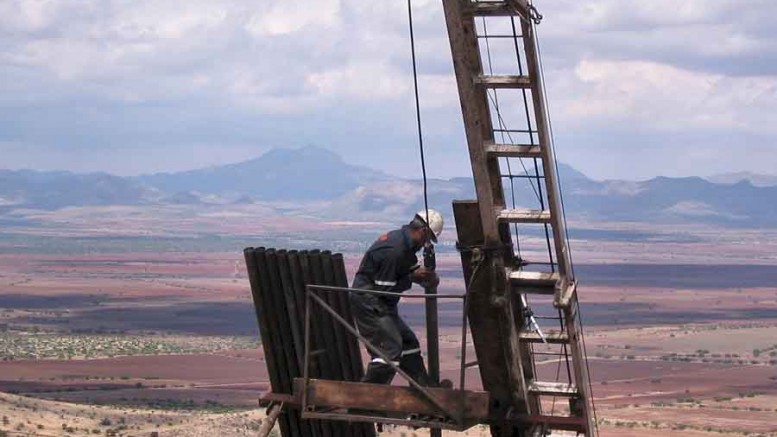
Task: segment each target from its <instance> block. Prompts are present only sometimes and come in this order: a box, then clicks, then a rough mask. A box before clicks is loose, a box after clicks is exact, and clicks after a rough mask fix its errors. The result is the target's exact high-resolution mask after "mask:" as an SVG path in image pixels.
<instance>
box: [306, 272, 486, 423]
mask: <svg viewBox="0 0 777 437" xmlns="http://www.w3.org/2000/svg"><path fill="white" fill-rule="evenodd" d="M319 292H324V293H364V294H372V295H377V296H391V297H404V298H409V299H462V302H463V308H462V309H463V311H462V312H463V316H462V337H461V363H460V368H459V391H460V392H461V396H460V402H459V405H458V411H455V412H452V411H450V410H449V409H447V408H446V407H445V406H444V405H443V404H442V403H441V402H440V401H439V400H438V399H437V398H436V397H435V395H434V393H432V392H431V391H430V390H429V389H428V387H425V386H423V385H421V384H419V383H418V381H416V380H414V379H413V378H412V377H410V375H408V374H407V373H406V372H405V371H404V370H402V369H401V368H400V366H399V365H397V364H395V363H394V362H393V361H392V360H391V359H390V358H389V357H388V356H387V355H386V354H385V353H384V352H383V351H382V350H381V349H380V348H378V347H377V346H375V345H374V344H372V343H371V342H370V341H369V340H367V339H366V338H365V337H364V336H362V335H361V334H360V333H359V332H358V330H357V329H356V327H354V326H353V325H352V324H351V323H349V322H348V320H346V319H345V318H344V317H343V316H342V315H340V314H338V312H337V311H336V310H335V309H334V308H332V306H330V305H329V304H328V303H327V302H326V301H325V300H324V299H322V298H321V296H319V295H318V293H319ZM312 303H315V304H317V305H318V306H320V307H321V308H322V309H323V310H324V311H326V312H327V313H329V315H330V316H332V318H333V319H334V320H335V321H336V322H337V323H338V324H340V325H342V326H343V328H345V329H346V331H347V332H349V333H350V334H352V335H353V336H355V337H356V339H357V340H358V341H359V342H360V343H362V344H364V346H365V347H366V348H367V349H368V350H369V351H370V352H372V353H373V354H375V355H376V356H378V357H379V358H381V359H382V360H384V361H385V362H386V363H388V365H389V366H391V368H392V369H394V371H395V372H396V373H398V374H399V375H400V376H401V377H402V378H403V379H404V380H406V381H407V382H408V384H410V386H411V387H413V388H414V389H416V390H417V391H418V393H420V394H421V395H422V396H423V397H424V398H425V400H426V401H428V402H429V403H430V404H431V405H433V406H434V408H436V409H437V410H439V412H440V413H442V414H443V415H444V416H445V417H446V418H448V419H450V420H453V421H454V422H455V423H456V424H457V425H458V426H459V427H462V428H463V427H464V426H465V411H466V410H465V408H466V392H465V390H464V387H465V384H466V369H467V368H468V367H472V366H470V365H468V364H466V361H467V295H466V294H402V293H393V292H388V291H378V290H366V289H357V288H346V287H334V286H328V285H307V286H306V287H305V356H304V367H303V379H304V386H303V393H302V411H303V414H304V412H307V411H311V409H310V407H311V406H310V405H308V388H309V384H310V361H311V360H310V359H311V351H310V349H311V339H310V329H311V320H310V319H311V313H312ZM427 323H428V320H427ZM313 407H314V406H313ZM334 416H336V415H333V416H332V417H334ZM375 419H378V418H375ZM376 421H377V420H376Z"/></svg>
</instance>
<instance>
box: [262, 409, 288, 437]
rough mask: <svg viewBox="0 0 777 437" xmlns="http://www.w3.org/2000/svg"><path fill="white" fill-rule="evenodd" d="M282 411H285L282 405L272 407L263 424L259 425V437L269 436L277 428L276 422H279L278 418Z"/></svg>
mask: <svg viewBox="0 0 777 437" xmlns="http://www.w3.org/2000/svg"><path fill="white" fill-rule="evenodd" d="M282 411H283V405H281V404H277V405H273V406H272V407H270V410H269V412H268V413H267V417H265V418H264V419H262V424H261V425H259V430H258V431H257V432H256V434H257V435H258V436H259V437H267V436H269V435H270V432H271V431H272V429H273V427H274V426H275V422H277V421H278V416H280V414H281V412H282Z"/></svg>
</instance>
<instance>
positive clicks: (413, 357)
mask: <svg viewBox="0 0 777 437" xmlns="http://www.w3.org/2000/svg"><path fill="white" fill-rule="evenodd" d="M399 368H400V369H402V370H404V371H405V373H407V374H408V375H409V376H410V377H411V378H413V380H415V382H417V383H418V384H420V385H421V386H423V387H437V386H439V384H437V383H436V382H435V381H433V380H432V378H431V377H430V376H429V372H427V371H426V367H425V366H424V359H423V358H421V354H420V353H417V354H410V355H405V356H403V357H402V358H401V359H400V361H399Z"/></svg>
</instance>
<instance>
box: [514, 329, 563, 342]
mask: <svg viewBox="0 0 777 437" xmlns="http://www.w3.org/2000/svg"><path fill="white" fill-rule="evenodd" d="M543 334H545V341H546V342H548V343H549V344H567V343H569V336H567V333H566V332H564V331H548V332H543ZM518 338H519V339H520V340H521V341H524V342H526V343H542V342H543V341H542V337H540V334H539V333H538V332H536V331H521V332H520V333H519V334H518Z"/></svg>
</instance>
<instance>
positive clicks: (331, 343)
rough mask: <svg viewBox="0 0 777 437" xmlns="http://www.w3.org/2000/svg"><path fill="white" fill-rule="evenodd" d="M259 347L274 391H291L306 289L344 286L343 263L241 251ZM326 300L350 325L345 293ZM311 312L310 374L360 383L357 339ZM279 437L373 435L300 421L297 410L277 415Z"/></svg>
mask: <svg viewBox="0 0 777 437" xmlns="http://www.w3.org/2000/svg"><path fill="white" fill-rule="evenodd" d="M244 255H245V259H246V266H247V269H248V276H249V280H250V283H251V294H252V297H253V300H254V306H255V308H256V315H257V320H258V322H259V331H260V335H261V340H262V348H263V350H264V354H265V361H266V363H267V370H268V373H269V377H270V384H271V387H272V391H273V393H279V394H293V381H294V378H299V377H302V376H303V364H304V363H303V358H304V350H305V344H304V338H303V335H304V318H305V287H306V286H307V285H309V284H316V285H329V286H336V287H347V286H348V284H347V278H346V274H345V263H344V262H343V257H342V255H340V254H334V255H333V254H332V253H331V252H328V251H323V252H322V251H317V250H315V251H299V252H298V251H285V250H275V249H265V248H262V247H260V248H256V249H254V248H247V249H245V251H244ZM326 302H327V303H328V304H329V305H330V306H332V307H333V308H335V309H336V310H337V312H338V314H341V315H342V316H343V317H344V318H345V319H346V320H347V321H348V322H349V323H350V324H353V317H352V315H351V312H350V306H349V304H348V295H347V294H345V293H333V294H332V295H331V296H327V297H326ZM312 316H313V317H314V323H315V326H316V328H317V329H315V330H314V333H315V334H314V335H312V336H311V350H313V351H315V354H314V357H313V359H312V360H311V368H310V376H311V377H313V378H321V379H329V380H335V381H359V380H360V379H361V377H362V375H363V373H364V368H363V364H362V360H361V354H360V353H359V346H358V344H357V342H356V339H355V338H353V337H351V336H349V335H347V333H346V331H345V329H344V328H343V327H342V326H340V325H339V324H338V323H336V322H335V321H334V320H333V319H332V317H331V316H330V315H328V314H326V313H325V312H324V311H315V312H314V313H313V314H312ZM278 425H279V427H280V430H281V434H282V435H283V437H308V436H312V437H340V436H345V437H375V430H374V427H373V426H372V425H370V424H361V423H354V424H349V423H345V422H338V421H329V420H302V418H301V415H300V411H299V409H294V408H289V407H288V406H287V408H286V411H285V412H284V413H283V414H281V416H280V417H279V420H278Z"/></svg>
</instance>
